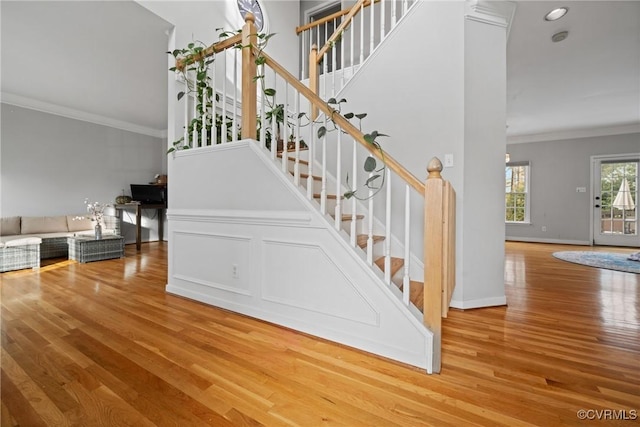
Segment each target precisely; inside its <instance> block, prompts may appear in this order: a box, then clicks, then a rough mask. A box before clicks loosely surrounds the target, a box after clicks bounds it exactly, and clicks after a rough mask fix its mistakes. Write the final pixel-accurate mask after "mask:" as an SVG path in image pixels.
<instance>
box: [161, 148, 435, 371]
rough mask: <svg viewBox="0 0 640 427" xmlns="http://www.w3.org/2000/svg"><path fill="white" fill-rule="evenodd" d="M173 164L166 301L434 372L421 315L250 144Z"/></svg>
mask: <svg viewBox="0 0 640 427" xmlns="http://www.w3.org/2000/svg"><path fill="white" fill-rule="evenodd" d="M172 156H175V157H174V158H173V160H172V163H173V170H174V175H173V177H172V180H173V182H172V188H174V189H179V192H178V191H176V196H174V197H175V198H174V199H173V201H172V205H173V206H176V208H172V209H169V211H168V219H169V238H168V240H169V245H170V246H169V252H170V253H169V259H170V263H169V277H168V285H167V291H168V292H171V293H174V294H177V295H181V296H184V297H187V298H191V299H195V300H198V301H201V302H204V303H207V304H211V305H214V306H217V307H221V308H225V309H229V310H232V311H235V312H239V313H243V314H246V315H249V316H252V317H256V318H259V319H263V320H266V321H269V322H273V323H277V324H280V325H282V326H286V327H290V328H293V329H296V330H300V331H303V332H306V333H309V334H312V335H315V336H319V337H322V338H326V339H329V340H332V341H336V342H340V343H343V344H345V345H349V346H352V347H355V348H359V349H362V350H364V351H369V352H372V353H375V354H378V355H381V356H384V357H388V358H391V359H394V360H398V361H400V362H403V363H407V364H411V365H414V366H418V367H421V368H424V369H426V370H427V372H432V368H433V367H432V362H433V361H432V351H433V341H432V338H433V336H432V333H431V332H430V331H429V330H428V329H427V328H426V327H425V326H424V325H423V322H422V314H421V313H419V312H418V310H417V309H415V307H413V306H409V307H407V306H405V305H403V304H402V301H401V298H402V297H401V294H400V291H399V290H398V289H397V288H395V287H392V286H387V285H385V284H384V282H383V280H382V277H380V276H379V275H377V274H376V273H375V270H372V269H370V268H369V267H368V266H367V263H366V260H365V259H364V256H362V254H359V253H358V252H356V251H353V249H352V248H351V247H350V246H349V243H348V239H347V238H346V234H344V233H341V232H339V231H336V230H335V228H334V227H333V226H332V224H331V223H330V222H329V221H327V218H326V217H325V216H323V215H321V214H320V213H319V212H318V210H317V207H315V206H313V204H314V203H316V202H314V201H311V200H308V199H307V198H306V197H305V194H303V192H302V190H301V189H300V188H298V187H295V186H294V185H293V179H292V177H289V176H288V175H285V174H282V173H281V171H280V166H279V164H278V163H277V162H276V161H274V160H272V159H271V158H270V157H269V155H268V153H267V152H265V151H264V150H263V149H262V148H260V147H258V145H257V143H256V142H255V141H250V140H244V141H240V142H237V143H229V144H224V145H218V146H211V147H205V148H199V149H197V150H184V151H180V152H176V153H174V154H172ZM204 183H207V185H206V187H205V186H204V185H203V184H204ZM205 188H206V190H205Z"/></svg>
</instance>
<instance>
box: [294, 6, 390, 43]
mask: <svg viewBox="0 0 640 427" xmlns="http://www.w3.org/2000/svg"><path fill="white" fill-rule="evenodd" d="M373 2H374V3H379V2H380V0H373ZM363 6H364V7H369V6H371V1H370V0H366V1H365V2H364V5H363ZM349 12H351V9H342V10H340V11H338V12H336V13H332V14H331V15H328V16H325V17H324V18H321V19H318V20H317V21H313V22H309V23H308V24H304V25H300V26H298V27H296V35H300V33H301V32H303V31H306V30H310V29H311V28H315V27H318V26H320V25H322V24H325V23H327V22H329V21H333V20H334V19H336V18H340V17H341V16H344V15H347V14H348V13H349Z"/></svg>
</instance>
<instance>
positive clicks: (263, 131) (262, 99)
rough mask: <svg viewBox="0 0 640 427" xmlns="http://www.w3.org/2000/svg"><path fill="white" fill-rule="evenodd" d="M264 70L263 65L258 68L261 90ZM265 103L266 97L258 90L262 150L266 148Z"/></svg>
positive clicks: (263, 82)
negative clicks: (260, 77)
mask: <svg viewBox="0 0 640 427" xmlns="http://www.w3.org/2000/svg"><path fill="white" fill-rule="evenodd" d="M264 73H265V69H264V64H263V65H261V66H260V75H261V76H262V79H261V80H260V86H259V87H260V88H263V87H264V85H265V84H266V83H265V79H266V76H265V74H264ZM266 102H267V96H266V95H265V94H264V90H262V89H261V90H260V146H261V147H262V148H267V142H266V141H267V122H266V119H265V105H266Z"/></svg>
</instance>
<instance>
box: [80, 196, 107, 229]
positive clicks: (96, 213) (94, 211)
mask: <svg viewBox="0 0 640 427" xmlns="http://www.w3.org/2000/svg"><path fill="white" fill-rule="evenodd" d="M84 204H85V205H87V212H89V217H88V218H89V219H90V220H91V221H96V222H97V223H98V224H102V218H103V217H104V210H105V209H106V208H107V207H109V206H111V204H110V203H99V202H93V203H89V199H84Z"/></svg>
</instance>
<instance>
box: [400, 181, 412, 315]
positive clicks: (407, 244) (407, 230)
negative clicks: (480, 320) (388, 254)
mask: <svg viewBox="0 0 640 427" xmlns="http://www.w3.org/2000/svg"><path fill="white" fill-rule="evenodd" d="M410 191H411V190H410V188H409V184H407V185H406V186H405V193H404V200H405V203H404V275H403V276H402V301H403V302H404V303H405V305H409V295H410V292H411V289H410V286H411V279H410V278H409V268H410V265H409V264H410V259H411V258H410V257H411V241H410V236H411V200H410V197H411V193H410Z"/></svg>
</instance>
